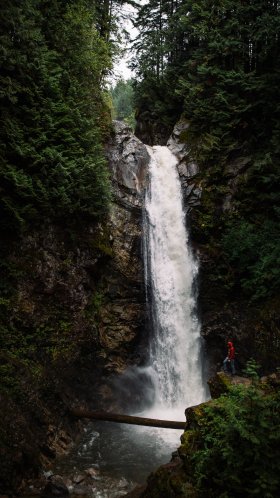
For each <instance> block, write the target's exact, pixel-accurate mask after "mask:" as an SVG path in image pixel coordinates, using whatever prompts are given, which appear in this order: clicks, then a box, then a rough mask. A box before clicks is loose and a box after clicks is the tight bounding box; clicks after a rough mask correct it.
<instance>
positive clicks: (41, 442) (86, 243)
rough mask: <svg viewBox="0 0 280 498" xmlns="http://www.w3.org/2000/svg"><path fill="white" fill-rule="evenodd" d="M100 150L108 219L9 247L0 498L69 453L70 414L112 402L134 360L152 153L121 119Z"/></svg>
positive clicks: (141, 312) (75, 427)
mask: <svg viewBox="0 0 280 498" xmlns="http://www.w3.org/2000/svg"><path fill="white" fill-rule="evenodd" d="M106 154H107V157H108V163H109V168H110V171H111V177H112V184H113V202H112V206H111V211H110V213H109V215H108V217H107V219H106V220H104V221H103V222H102V223H93V222H90V221H87V220H85V221H81V222H80V224H79V225H77V224H74V223H71V222H69V223H66V224H65V225H63V224H61V225H58V224H57V225H53V224H52V223H50V222H49V221H48V220H46V221H45V224H44V226H41V227H37V228H34V230H33V231H32V232H31V231H29V232H28V233H26V234H24V235H23V236H22V238H21V240H20V241H18V240H17V241H13V240H12V238H11V240H9V241H7V245H8V246H9V258H8V260H7V265H8V267H9V268H11V271H13V276H14V280H15V284H14V288H15V292H14V295H13V296H12V298H11V299H10V300H7V302H6V301H5V307H6V308H7V313H9V315H8V316H9V323H10V327H11V328H10V330H11V332H9V331H7V334H9V333H10V334H11V333H15V332H13V330H16V331H17V333H18V334H19V336H20V341H21V343H23V344H24V349H23V351H17V346H18V345H17V343H16V341H15V354H14V351H12V356H11V355H10V352H8V351H5V349H4V350H3V351H2V352H1V354H0V359H1V365H4V367H3V368H4V370H3V372H4V374H5V375H6V378H7V380H6V382H7V386H8V387H7V396H6V395H5V396H2V397H1V403H0V417H1V426H0V459H1V468H0V494H1V492H4V493H6V492H10V490H12V489H15V488H16V487H18V485H19V484H20V481H21V478H22V476H23V475H32V473H33V474H34V475H36V474H37V473H38V471H39V468H40V466H41V465H43V466H45V467H46V466H48V465H49V464H50V463H51V462H52V461H53V459H54V458H55V456H56V455H58V454H61V453H64V452H65V451H67V449H68V448H69V446H70V445H71V444H72V442H73V439H74V437H75V435H76V434H77V433H78V432H79V431H80V430H81V425H80V424H79V423H77V422H76V421H75V420H73V419H72V418H71V417H69V415H68V408H70V407H71V406H73V405H81V404H83V403H86V404H87V406H91V407H92V408H96V407H97V406H98V405H99V406H101V407H102V406H103V405H104V406H108V404H110V402H111V401H110V400H111V396H112V392H111V389H110V377H111V376H114V375H115V376H116V375H117V374H118V373H120V372H122V371H123V370H124V369H125V368H126V367H127V366H128V365H129V364H131V363H134V364H135V363H137V362H138V361H139V360H140V356H141V353H139V350H138V351H137V352H136V345H137V344H139V343H140V342H141V341H142V336H143V324H144V320H145V309H144V302H145V292H144V284H143V267H142V257H141V214H142V200H143V193H144V187H145V179H146V167H147V164H148V161H149V156H148V152H147V150H146V148H145V147H144V145H143V144H141V142H140V141H139V140H138V139H136V138H135V137H134V135H133V134H132V132H131V130H130V129H129V128H128V127H127V126H126V125H124V124H121V123H116V124H115V132H114V134H112V139H111V142H110V144H108V146H107V150H106ZM11 379H12V380H11ZM11 382H12V387H9V385H10V384H11ZM9 389H10V392H12V393H13V396H14V397H15V399H16V400H17V402H16V403H15V402H14V401H12V400H10V399H9ZM10 420H13V423H12V424H11V423H10Z"/></svg>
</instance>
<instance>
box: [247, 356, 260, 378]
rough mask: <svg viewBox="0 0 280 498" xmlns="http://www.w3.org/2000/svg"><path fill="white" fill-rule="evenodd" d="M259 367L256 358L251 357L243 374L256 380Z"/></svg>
mask: <svg viewBox="0 0 280 498" xmlns="http://www.w3.org/2000/svg"><path fill="white" fill-rule="evenodd" d="M260 368H261V366H260V365H258V363H257V362H256V360H254V358H251V359H250V360H248V361H247V364H246V368H245V369H244V375H245V376H246V377H249V378H251V379H252V380H253V381H255V382H256V381H257V380H258V379H259V375H258V370H260Z"/></svg>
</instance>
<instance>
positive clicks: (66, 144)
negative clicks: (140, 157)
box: [0, 0, 111, 229]
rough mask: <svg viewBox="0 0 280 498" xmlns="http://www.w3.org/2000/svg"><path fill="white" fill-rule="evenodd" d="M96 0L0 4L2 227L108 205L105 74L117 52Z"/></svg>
mask: <svg viewBox="0 0 280 498" xmlns="http://www.w3.org/2000/svg"><path fill="white" fill-rule="evenodd" d="M92 7H93V5H92V2H87V1H86V0H79V1H77V2H72V1H71V0H69V1H67V2H62V1H60V0H57V1H54V0H24V1H19V0H16V2H10V1H8V2H5V3H4V4H2V5H1V8H0V21H1V28H2V31H1V47H2V49H1V53H0V63H1V76H0V85H1V92H0V110H1V116H2V120H1V127H0V149H1V167H0V178H1V186H2V192H1V204H0V212H1V220H2V221H1V224H2V227H3V226H4V227H6V228H7V227H9V228H11V225H12V226H13V227H16V228H17V229H18V228H20V227H22V226H23V227H24V226H26V225H28V223H30V222H34V221H40V220H42V218H45V217H46V216H47V217H52V218H65V217H67V216H71V217H79V216H81V215H90V216H95V217H96V216H100V215H102V214H103V213H105V212H106V210H107V208H108V201H109V198H110V192H109V182H108V174H107V169H106V163H105V159H104V156H103V150H102V139H103V137H104V133H105V132H106V130H107V129H108V119H109V112H107V111H106V108H105V105H104V103H103V98H102V91H101V79H102V75H103V73H105V72H106V71H107V70H108V68H109V67H110V64H111V62H110V55H109V51H108V47H107V45H106V43H105V42H104V41H103V40H102V39H101V38H100V35H99V34H98V31H97V29H96V28H95V22H96V20H95V17H94V10H93V8H92Z"/></svg>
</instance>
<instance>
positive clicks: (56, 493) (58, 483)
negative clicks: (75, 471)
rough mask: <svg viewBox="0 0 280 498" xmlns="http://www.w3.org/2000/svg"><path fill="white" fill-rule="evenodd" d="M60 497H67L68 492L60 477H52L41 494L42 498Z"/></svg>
mask: <svg viewBox="0 0 280 498" xmlns="http://www.w3.org/2000/svg"><path fill="white" fill-rule="evenodd" d="M60 496H69V490H68V488H67V486H66V484H65V483H64V481H63V479H62V477H60V476H52V477H51V478H50V480H49V482H48V483H47V484H46V486H45V488H44V490H43V492H42V498H54V497H60Z"/></svg>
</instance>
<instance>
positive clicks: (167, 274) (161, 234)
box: [144, 146, 207, 417]
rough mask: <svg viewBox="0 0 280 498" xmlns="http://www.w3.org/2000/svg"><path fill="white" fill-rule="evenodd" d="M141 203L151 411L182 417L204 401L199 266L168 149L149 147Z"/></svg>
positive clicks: (179, 187) (171, 155) (179, 186)
mask: <svg viewBox="0 0 280 498" xmlns="http://www.w3.org/2000/svg"><path fill="white" fill-rule="evenodd" d="M148 151H149V154H150V156H151V160H150V164H149V187H148V188H147V192H146V199H145V215H144V252H145V275H146V284H147V287H148V299H149V304H150V311H151V319H152V329H153V333H152V340H151V341H150V354H149V356H150V358H149V363H150V369H151V370H152V372H153V379H154V386H155V409H156V410H154V412H155V411H157V410H158V411H159V412H160V414H161V417H162V415H163V410H164V411H165V413H168V412H173V413H175V412H176V413H178V415H179V413H180V415H181V417H182V416H184V410H185V408H186V407H187V406H191V405H196V404H199V403H201V402H203V401H205V399H206V398H207V389H206V384H205V382H204V379H203V368H202V355H201V337H200V323H199V320H198V318H197V314H196V300H195V293H194V281H195V278H196V275H197V272H198V263H197V261H196V259H195V258H194V256H193V254H192V251H191V248H190V245H189V241H188V233H187V229H186V223H185V213H184V209H183V202H182V194H181V184H180V179H179V175H178V172H177V168H176V164H177V159H176V157H175V156H174V155H173V154H172V153H171V152H170V151H169V149H168V148H167V147H161V146H154V147H148Z"/></svg>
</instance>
